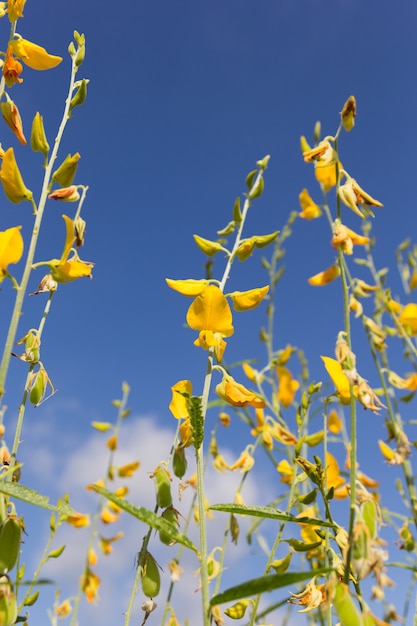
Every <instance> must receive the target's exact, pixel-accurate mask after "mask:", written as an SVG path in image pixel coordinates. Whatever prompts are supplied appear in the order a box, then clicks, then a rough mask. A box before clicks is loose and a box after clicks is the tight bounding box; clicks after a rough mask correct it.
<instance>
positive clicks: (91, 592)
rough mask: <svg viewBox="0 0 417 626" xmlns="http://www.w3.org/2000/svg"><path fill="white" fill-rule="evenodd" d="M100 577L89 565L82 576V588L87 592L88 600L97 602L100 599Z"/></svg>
mask: <svg viewBox="0 0 417 626" xmlns="http://www.w3.org/2000/svg"><path fill="white" fill-rule="evenodd" d="M99 587H100V578H99V577H98V576H97V575H96V574H94V572H92V571H91V569H90V568H89V567H87V570H86V572H85V574H84V575H83V576H82V578H81V588H82V590H83V591H84V593H85V596H86V598H87V601H88V602H91V603H93V604H94V603H95V602H97V600H98V590H99Z"/></svg>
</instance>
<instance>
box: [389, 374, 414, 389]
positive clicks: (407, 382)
mask: <svg viewBox="0 0 417 626" xmlns="http://www.w3.org/2000/svg"><path fill="white" fill-rule="evenodd" d="M387 377H388V382H389V384H390V385H392V386H393V387H395V388H396V389H408V390H409V391H417V373H414V374H409V376H407V378H401V376H398V374H396V373H395V372H392V371H390V370H388V371H387Z"/></svg>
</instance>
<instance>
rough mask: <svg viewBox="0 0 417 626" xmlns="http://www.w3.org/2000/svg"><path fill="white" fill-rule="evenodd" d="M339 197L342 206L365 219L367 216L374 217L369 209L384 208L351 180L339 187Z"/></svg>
mask: <svg viewBox="0 0 417 626" xmlns="http://www.w3.org/2000/svg"><path fill="white" fill-rule="evenodd" d="M339 197H340V199H341V201H342V202H343V204H345V205H346V206H348V207H349V208H350V209H352V211H354V213H356V215H359V217H362V218H365V217H367V216H368V215H371V216H372V217H374V214H373V212H372V211H371V209H370V207H374V206H376V207H382V206H384V205H383V204H382V203H381V202H379V200H375V198H372V196H370V195H369V194H368V193H367V192H366V191H364V190H363V189H362V187H360V186H359V185H358V183H357V182H356V180H354V179H353V178H350V177H349V178H348V180H347V181H346V182H345V183H344V184H343V185H341V186H340V187H339Z"/></svg>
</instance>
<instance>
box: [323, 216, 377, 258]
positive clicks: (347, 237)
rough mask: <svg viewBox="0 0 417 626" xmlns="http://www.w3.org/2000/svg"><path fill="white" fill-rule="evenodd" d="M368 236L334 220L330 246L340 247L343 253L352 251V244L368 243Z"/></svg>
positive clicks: (361, 244) (364, 244) (362, 244)
mask: <svg viewBox="0 0 417 626" xmlns="http://www.w3.org/2000/svg"><path fill="white" fill-rule="evenodd" d="M369 241H370V239H369V237H363V236H362V235H358V233H355V231H353V230H351V229H350V228H348V227H347V226H345V225H344V224H341V223H340V222H336V223H335V224H334V226H333V237H332V242H331V243H332V246H333V247H334V248H335V249H337V248H340V249H341V250H342V252H344V253H345V254H352V253H353V246H354V245H358V246H366V245H367V244H368V243H369Z"/></svg>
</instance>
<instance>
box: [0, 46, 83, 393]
mask: <svg viewBox="0 0 417 626" xmlns="http://www.w3.org/2000/svg"><path fill="white" fill-rule="evenodd" d="M77 70H78V67H77V66H76V65H75V61H74V58H73V59H72V68H71V79H70V85H69V89H68V96H67V99H66V102H65V109H64V113H63V116H62V120H61V124H60V126H59V129H58V133H57V136H56V138H55V141H54V147H53V150H52V153H51V158H50V159H49V162H48V165H47V167H46V170H45V175H44V179H43V185H42V191H41V195H40V199H39V204H38V206H37V209H36V215H35V223H34V226H33V231H32V237H31V240H30V244H29V250H28V254H27V258H26V264H25V268H24V270H23V276H22V280H21V282H20V285H19V288H18V290H17V294H16V299H15V304H14V309H13V314H12V318H11V321H10V326H9V330H8V334H7V338H6V342H5V345H4V351H3V356H2V360H1V363H0V400H1V398H2V397H3V395H4V393H5V383H6V377H7V371H8V368H9V363H10V357H11V351H12V346H13V343H14V341H15V339H16V333H17V327H18V324H19V321H20V317H21V313H22V307H23V299H24V297H25V295H26V290H27V285H28V282H29V277H30V274H31V271H32V264H33V259H34V257H35V252H36V246H37V242H38V237H39V232H40V228H41V224H42V218H43V214H44V210H45V205H46V201H47V198H48V191H49V189H48V188H49V184H50V180H51V176H52V169H53V166H54V163H55V160H56V158H57V155H58V150H59V147H60V144H61V140H62V136H63V134H64V130H65V127H66V125H67V122H68V120H69V109H70V102H71V95H72V92H73V90H74V82H75V75H76V73H77Z"/></svg>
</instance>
